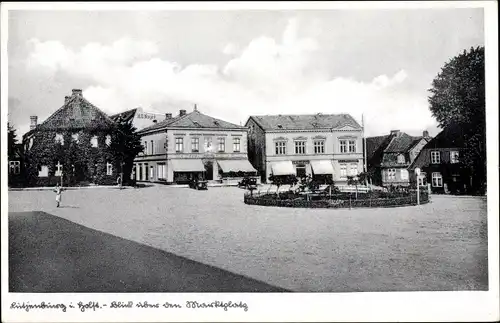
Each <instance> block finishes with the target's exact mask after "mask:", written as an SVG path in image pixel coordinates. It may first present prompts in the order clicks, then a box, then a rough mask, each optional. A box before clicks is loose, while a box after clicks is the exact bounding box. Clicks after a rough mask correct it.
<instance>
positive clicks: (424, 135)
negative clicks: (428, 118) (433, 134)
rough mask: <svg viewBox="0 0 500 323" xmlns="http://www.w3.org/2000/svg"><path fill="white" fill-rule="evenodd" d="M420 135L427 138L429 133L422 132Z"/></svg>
mask: <svg viewBox="0 0 500 323" xmlns="http://www.w3.org/2000/svg"><path fill="white" fill-rule="evenodd" d="M422 135H423V137H424V138H428V137H429V131H427V130H424V132H423V133H422Z"/></svg>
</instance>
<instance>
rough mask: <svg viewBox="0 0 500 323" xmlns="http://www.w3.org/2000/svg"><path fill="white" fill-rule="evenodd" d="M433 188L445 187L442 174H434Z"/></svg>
mask: <svg viewBox="0 0 500 323" xmlns="http://www.w3.org/2000/svg"><path fill="white" fill-rule="evenodd" d="M432 186H434V187H443V176H441V173H432Z"/></svg>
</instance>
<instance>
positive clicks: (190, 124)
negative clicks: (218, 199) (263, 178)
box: [134, 106, 256, 184]
mask: <svg viewBox="0 0 500 323" xmlns="http://www.w3.org/2000/svg"><path fill="white" fill-rule="evenodd" d="M166 117H167V118H166V119H165V120H163V121H160V122H155V123H154V124H153V125H151V126H149V127H146V128H143V129H142V130H140V131H139V132H138V133H139V134H140V135H141V138H142V140H143V146H144V152H143V153H142V154H140V155H139V156H137V158H136V159H135V162H134V164H135V170H134V173H135V176H136V180H137V181H142V182H144V181H147V182H165V183H178V184H181V183H186V182H189V181H190V180H192V179H195V178H201V179H206V180H216V181H225V182H227V183H234V182H236V181H239V180H240V179H241V177H243V176H252V175H255V174H256V170H255V169H254V168H253V167H252V165H251V164H250V162H249V161H248V155H247V148H246V146H247V128H246V127H243V126H240V125H236V124H233V123H230V122H227V121H224V120H220V119H217V118H214V117H211V116H208V115H206V114H203V113H201V112H200V111H199V110H198V109H197V107H196V106H195V107H194V110H193V111H192V112H190V113H186V110H179V114H178V115H177V116H175V117H173V116H171V115H167V116H166Z"/></svg>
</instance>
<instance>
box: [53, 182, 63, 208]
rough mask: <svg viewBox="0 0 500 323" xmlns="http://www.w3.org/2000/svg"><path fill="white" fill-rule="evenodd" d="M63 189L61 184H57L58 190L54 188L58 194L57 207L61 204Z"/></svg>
mask: <svg viewBox="0 0 500 323" xmlns="http://www.w3.org/2000/svg"><path fill="white" fill-rule="evenodd" d="M62 191H63V188H62V187H61V186H59V183H57V185H56V188H54V192H55V193H56V203H57V207H59V205H60V204H61V195H62Z"/></svg>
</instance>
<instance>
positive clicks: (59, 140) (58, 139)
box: [55, 133, 64, 145]
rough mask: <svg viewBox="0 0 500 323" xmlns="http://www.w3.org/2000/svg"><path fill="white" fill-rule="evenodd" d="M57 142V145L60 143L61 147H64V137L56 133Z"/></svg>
mask: <svg viewBox="0 0 500 323" xmlns="http://www.w3.org/2000/svg"><path fill="white" fill-rule="evenodd" d="M55 141H56V142H57V143H60V144H61V145H64V136H63V135H62V134H60V133H56V139H55Z"/></svg>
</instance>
